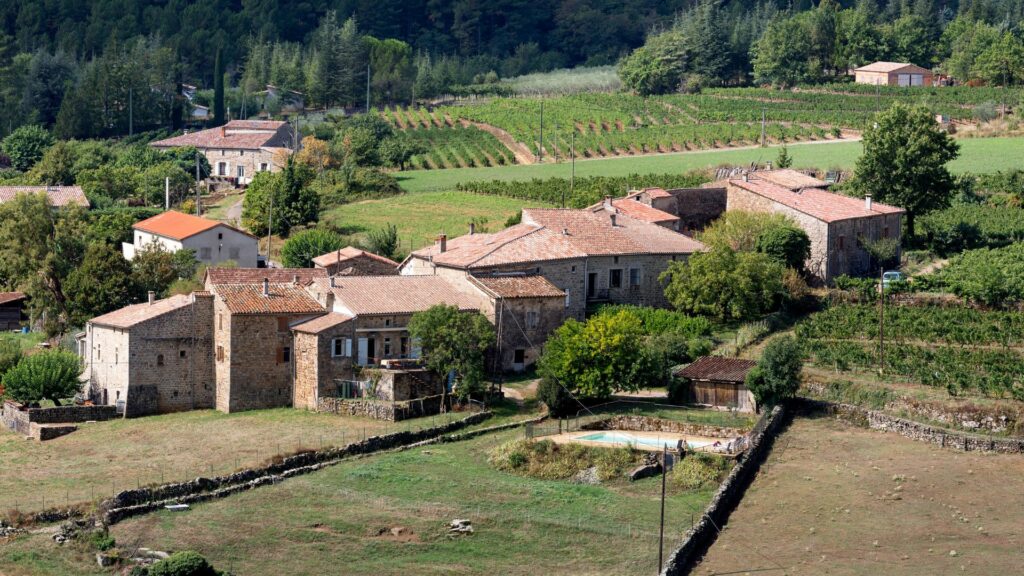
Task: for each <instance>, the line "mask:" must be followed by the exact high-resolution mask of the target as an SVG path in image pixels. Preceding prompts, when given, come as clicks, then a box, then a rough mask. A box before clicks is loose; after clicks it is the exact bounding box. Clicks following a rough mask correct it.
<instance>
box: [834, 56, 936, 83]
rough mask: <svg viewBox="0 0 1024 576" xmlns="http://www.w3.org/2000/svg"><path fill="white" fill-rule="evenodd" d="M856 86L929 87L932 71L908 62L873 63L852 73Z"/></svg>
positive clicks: (931, 80)
mask: <svg viewBox="0 0 1024 576" xmlns="http://www.w3.org/2000/svg"><path fill="white" fill-rule="evenodd" d="M853 76H854V80H855V81H856V83H857V84H873V85H876V86H904V87H906V86H931V85H932V82H933V76H932V71H931V70H928V69H927V68H922V67H920V66H915V65H914V64H910V63H909V62H874V63H871V64H868V65H867V66H861V67H860V68H856V69H854V71H853Z"/></svg>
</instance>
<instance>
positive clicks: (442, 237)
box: [437, 234, 448, 254]
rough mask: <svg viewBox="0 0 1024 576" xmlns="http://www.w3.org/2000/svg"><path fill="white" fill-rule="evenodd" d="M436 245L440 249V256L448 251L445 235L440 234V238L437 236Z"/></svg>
mask: <svg viewBox="0 0 1024 576" xmlns="http://www.w3.org/2000/svg"><path fill="white" fill-rule="evenodd" d="M437 243H438V244H439V245H440V247H441V249H440V252H441V253H442V254H444V253H445V252H447V251H448V236H447V235H445V234H441V235H440V236H438V237H437Z"/></svg>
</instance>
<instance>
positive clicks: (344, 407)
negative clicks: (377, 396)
mask: <svg viewBox="0 0 1024 576" xmlns="http://www.w3.org/2000/svg"><path fill="white" fill-rule="evenodd" d="M316 410H317V412H327V413H330V414H343V415H347V416H365V417H367V418H374V419H376V420H387V421H389V422H400V421H402V420H408V419H410V418H419V417H420V416H431V415H434V414H439V413H440V412H441V397H440V396H431V397H428V398H420V399H417V400H407V401H405V402H388V401H386V400H359V399H347V398H330V397H328V398H319V399H317V407H316Z"/></svg>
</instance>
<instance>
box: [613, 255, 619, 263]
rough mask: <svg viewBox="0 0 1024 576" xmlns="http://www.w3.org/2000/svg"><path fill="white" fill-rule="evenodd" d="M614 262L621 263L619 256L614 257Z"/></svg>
mask: <svg viewBox="0 0 1024 576" xmlns="http://www.w3.org/2000/svg"><path fill="white" fill-rule="evenodd" d="M612 262H613V263H615V264H618V263H619V257H618V256H616V257H615V258H612Z"/></svg>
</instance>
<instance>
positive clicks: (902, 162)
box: [853, 103, 960, 237]
mask: <svg viewBox="0 0 1024 576" xmlns="http://www.w3.org/2000/svg"><path fill="white" fill-rule="evenodd" d="M959 150H960V146H959V144H957V143H956V141H954V140H953V139H952V138H951V137H950V136H949V135H948V134H946V133H945V132H944V131H942V130H940V129H939V126H938V124H937V123H936V122H935V118H934V117H933V116H932V113H931V111H930V110H928V109H927V108H925V107H923V106H918V107H914V108H911V107H909V106H907V105H905V104H902V103H897V104H894V105H893V107H892V108H890V109H889V110H886V111H884V112H881V113H879V114H878V115H877V116H876V117H875V122H874V124H873V125H872V126H870V127H868V128H867V129H866V130H865V131H864V153H863V154H862V155H861V156H860V158H858V159H857V168H856V171H855V178H854V182H853V187H854V189H855V190H856V191H857V192H859V193H861V194H871V195H872V197H874V198H875V199H876V200H878V201H880V202H886V203H889V204H894V205H896V206H900V207H901V208H903V209H904V210H906V211H907V234H908V235H909V236H911V237H913V236H914V219H915V218H916V217H917V216H919V215H921V214H925V213H927V212H929V211H931V210H935V209H939V208H944V207H946V206H948V205H949V202H950V198H951V197H952V195H953V192H954V180H953V176H952V175H951V174H950V173H949V170H948V169H947V168H946V164H947V163H948V162H949V161H951V160H953V159H955V158H956V157H957V154H958V153H959Z"/></svg>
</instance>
